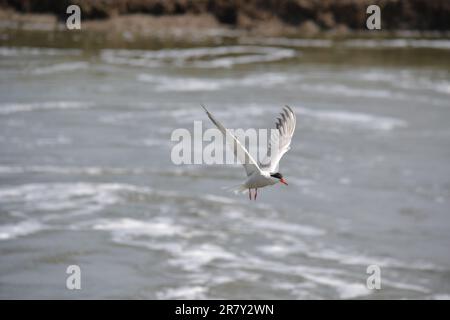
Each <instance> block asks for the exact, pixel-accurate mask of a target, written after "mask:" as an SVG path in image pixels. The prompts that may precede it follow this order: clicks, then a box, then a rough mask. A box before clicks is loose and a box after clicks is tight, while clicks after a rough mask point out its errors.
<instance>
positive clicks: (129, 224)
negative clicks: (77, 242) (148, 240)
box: [92, 218, 185, 238]
mask: <svg viewBox="0 0 450 320" xmlns="http://www.w3.org/2000/svg"><path fill="white" fill-rule="evenodd" d="M92 228H93V229H94V230H105V231H113V232H115V233H117V236H119V238H120V236H127V237H129V236H148V237H171V236H175V235H179V234H181V233H183V232H184V231H185V229H184V228H183V227H181V226H178V225H174V224H173V223H172V222H171V221H170V220H167V219H165V220H161V219H160V220H147V221H141V220H136V219H131V218H120V219H110V220H103V221H100V222H97V223H95V224H94V225H93V226H92Z"/></svg>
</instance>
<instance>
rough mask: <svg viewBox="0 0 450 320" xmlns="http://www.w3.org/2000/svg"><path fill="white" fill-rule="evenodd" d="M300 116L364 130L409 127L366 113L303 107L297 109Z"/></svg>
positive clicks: (387, 129)
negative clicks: (351, 125)
mask: <svg viewBox="0 0 450 320" xmlns="http://www.w3.org/2000/svg"><path fill="white" fill-rule="evenodd" d="M295 111H296V112H297V113H298V114H303V115H306V116H311V117H314V118H318V119H320V120H325V121H331V122H339V123H344V124H353V125H357V126H361V127H363V128H368V129H374V130H382V131H390V130H393V129H397V128H402V127H406V126H407V122H406V121H404V120H400V119H396V118H391V117H381V116H375V115H371V114H366V113H357V112H350V111H342V110H311V109H307V108H303V107H295Z"/></svg>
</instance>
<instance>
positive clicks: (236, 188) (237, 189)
mask: <svg viewBox="0 0 450 320" xmlns="http://www.w3.org/2000/svg"><path fill="white" fill-rule="evenodd" d="M223 189H224V190H225V191H229V192H233V193H234V194H239V193H244V192H246V191H247V190H248V189H247V187H245V186H244V185H243V184H238V185H235V186H231V187H223Z"/></svg>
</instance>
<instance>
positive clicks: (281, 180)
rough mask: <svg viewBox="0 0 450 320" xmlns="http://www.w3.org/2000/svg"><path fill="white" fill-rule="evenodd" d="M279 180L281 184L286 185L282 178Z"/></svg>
mask: <svg viewBox="0 0 450 320" xmlns="http://www.w3.org/2000/svg"><path fill="white" fill-rule="evenodd" d="M280 182H281V183H282V184H285V185H288V184H287V182H286V181H285V180H284V179H283V178H281V179H280Z"/></svg>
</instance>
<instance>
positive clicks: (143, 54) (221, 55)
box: [100, 46, 297, 68]
mask: <svg viewBox="0 0 450 320" xmlns="http://www.w3.org/2000/svg"><path fill="white" fill-rule="evenodd" d="M296 55H297V52H296V51H295V50H292V49H285V48H274V47H263V46H220V47H201V48H189V49H162V50H125V49H122V50H113V49H104V50H102V51H101V53H100V57H101V59H102V60H103V61H104V62H106V63H111V64H125V65H131V66H136V67H160V66H175V67H189V66H191V67H200V68H229V67H232V66H234V65H238V64H251V63H259V62H275V61H280V60H284V59H288V58H292V57H295V56H296Z"/></svg>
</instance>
